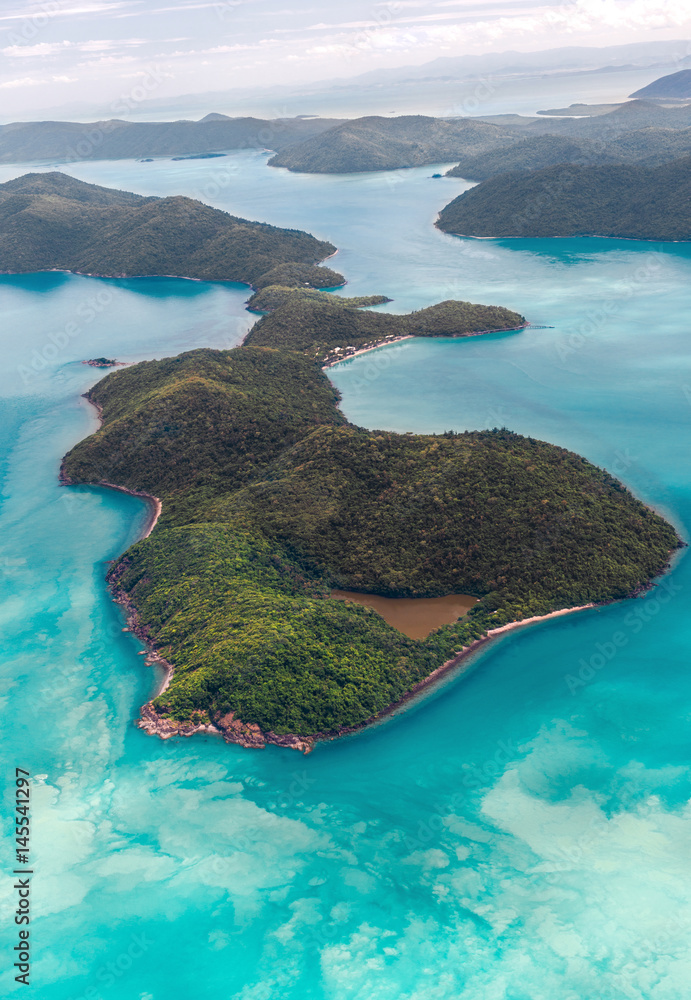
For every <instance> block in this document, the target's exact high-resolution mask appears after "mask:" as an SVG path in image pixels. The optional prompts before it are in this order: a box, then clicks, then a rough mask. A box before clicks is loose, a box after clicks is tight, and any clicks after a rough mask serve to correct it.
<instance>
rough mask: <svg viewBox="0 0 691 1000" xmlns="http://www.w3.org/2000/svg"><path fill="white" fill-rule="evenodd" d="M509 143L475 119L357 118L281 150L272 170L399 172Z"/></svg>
mask: <svg viewBox="0 0 691 1000" xmlns="http://www.w3.org/2000/svg"><path fill="white" fill-rule="evenodd" d="M509 142H511V137H510V133H507V131H506V130H505V129H502V128H500V127H499V126H497V125H490V124H487V123H486V122H480V121H475V120H474V119H472V118H455V119H444V118H428V117H425V116H424V115H402V116H400V117H398V118H378V117H376V116H372V117H369V118H357V119H355V120H354V121H349V122H343V123H342V124H340V125H336V126H334V127H333V128H331V129H328V130H327V131H326V132H324V133H322V134H320V135H319V136H314V137H312V138H310V139H305V140H304V141H302V142H299V143H295V144H293V145H291V146H290V147H286V148H285V149H283V150H281V151H280V152H279V153H277V154H276V155H275V156H273V157H272V158H271V159H270V160H269V166H271V167H286V168H287V169H288V170H294V171H302V172H304V173H311V174H332V173H338V174H340V173H344V174H345V173H357V172H359V171H368V170H396V169H399V168H405V167H419V166H421V165H423V164H425V163H440V162H444V161H445V160H446V161H447V162H448V161H449V160H454V159H457V158H458V157H459V156H460V155H461V154H463V153H465V154H470V153H479V152H481V151H483V150H487V149H494V148H496V147H497V146H502V145H506V144H507V143H509Z"/></svg>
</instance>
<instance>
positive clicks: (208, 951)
mask: <svg viewBox="0 0 691 1000" xmlns="http://www.w3.org/2000/svg"><path fill="white" fill-rule="evenodd" d="M265 159H266V157H264V156H261V155H259V154H256V153H243V154H238V155H237V156H234V157H232V158H228V162H227V163H226V164H225V165H224V167H223V172H222V173H220V174H219V173H218V171H219V169H220V168H219V167H218V165H217V163H214V161H182V162H179V163H156V164H137V163H129V162H127V163H94V164H88V165H83V164H80V165H79V166H75V167H74V168H71V171H70V172H72V173H74V174H75V176H79V177H81V178H83V179H85V180H90V181H95V182H99V183H106V184H113V185H118V186H121V187H125V188H129V189H131V190H137V191H141V192H142V193H166V192H173V191H176V192H183V193H188V194H193V195H195V196H197V197H204V198H205V200H209V201H211V202H213V203H214V204H217V205H221V206H223V207H226V208H228V209H229V210H230V211H233V212H235V213H236V214H239V215H243V216H246V217H249V218H260V219H265V220H267V221H271V222H274V223H277V224H281V225H291V226H299V227H301V228H305V229H308V230H310V231H312V232H314V233H315V234H316V235H318V236H320V237H323V238H328V239H330V240H331V241H332V242H333V243H335V244H336V245H337V246H339V248H341V249H340V252H339V255H338V256H337V257H336V258H335V259H334V262H333V263H334V266H337V267H339V268H341V269H342V270H343V271H344V273H345V274H346V275H347V277H348V278H349V280H350V285H349V287H348V291H349V292H353V293H365V292H383V293H386V294H388V295H390V296H392V297H393V298H394V300H395V301H394V303H393V306H392V307H390V308H394V309H398V310H400V311H405V310H407V309H411V308H419V307H420V306H424V305H427V304H430V303H432V302H435V301H438V300H439V299H443V298H450V297H457V298H458V297H460V298H464V297H466V298H472V299H474V300H476V301H487V302H498V303H502V304H504V305H507V306H510V307H512V308H516V309H519V310H520V311H521V312H523V313H525V315H526V316H527V317H528V318H529V319H530V320H531V321H532V322H534V323H535V324H541V325H545V326H549V327H551V328H550V329H536V330H527V331H523V332H521V333H515V334H505V335H500V336H491V337H486V338H478V339H471V340H466V341H434V342H431V341H430V342H421V341H408V342H404V343H403V344H400V345H396V346H394V347H391V348H386V349H382V350H379V351H376V352H373V353H371V354H368V355H364V356H361V357H359V358H356V359H353V360H351V361H349V362H346V363H344V364H342V365H340V366H338V367H337V368H334V369H332V370H331V375H332V377H333V380H334V382H335V383H336V384H337V385H338V387H339V388H340V389H341V391H342V392H343V407H344V410H345V412H346V413H347V414H348V416H349V417H350V418H352V419H353V420H356V421H358V422H360V423H362V424H364V425H366V426H369V427H379V428H395V429H397V430H421V431H431V430H444V429H447V428H454V429H457V430H460V429H463V428H478V427H492V426H495V425H502V424H506V425H507V426H509V427H511V428H513V429H514V430H517V431H521V432H522V433H527V434H532V435H534V436H537V437H541V438H545V439H547V440H550V441H553V442H556V443H558V444H562V445H565V446H567V447H570V448H573V449H575V450H577V451H579V452H580V453H582V454H584V455H586V456H587V457H588V458H589V459H591V460H592V461H595V462H597V463H599V464H601V465H604V466H606V467H607V468H608V469H610V470H611V471H612V472H614V473H615V474H617V475H618V476H619V477H620V478H622V479H623V480H624V481H625V482H626V483H627V484H628V485H630V486H631V488H632V489H634V490H635V491H636V492H637V494H638V495H639V496H641V497H644V498H645V499H646V500H647V501H648V502H650V503H652V504H654V505H655V506H656V507H657V508H658V509H660V510H662V511H664V512H665V513H666V514H667V516H669V517H670V518H671V519H672V520H673V521H674V523H675V524H676V525H677V526H678V527H679V530H680V531H681V532H682V533H684V535H685V536H686V525H688V524H690V523H691V472H690V471H689V463H688V454H689V438H690V425H691V421H690V420H689V417H690V416H691V371H690V366H691V342H690V341H691V331H690V330H689V321H688V316H689V314H690V308H689V307H690V306H691V301H690V300H691V292H690V291H689V289H690V288H691V282H690V280H689V279H690V277H691V251H690V250H689V249H687V248H685V247H680V246H659V247H658V246H655V245H651V244H645V245H639V244H636V243H632V242H624V241H621V242H620V241H603V240H564V241H506V242H495V241H491V242H474V241H465V240H460V239H456V238H453V237H449V236H445V235H443V234H441V233H438V232H437V231H436V230H434V229H433V227H432V225H431V223H432V220H433V218H434V216H435V213H436V211H437V210H438V209H439V208H440V207H441V206H442V205H443V204H444V203H445V202H446V201H448V200H449V199H450V198H451V197H452V196H453V195H454V194H455V193H457V192H458V191H459V190H462V189H463V187H464V184H463V182H460V181H446V180H444V181H432V180H430V179H429V175H430V174H431V173H432V172H433V169H431V168H430V169H422V170H413V171H401V172H396V173H392V174H387V175H381V176H377V177H368V176H351V177H346V178H339V177H324V178H320V177H308V178H306V177H300V176H293V175H290V174H288V173H286V172H283V171H274V170H269V169H267V168H266V167H265V166H264V161H265ZM21 172H23V171H22V170H21V169H20V168H8V167H3V168H0V180H5V179H7V178H9V177H10V176H13V175H16V174H18V173H21ZM213 185H216V187H215V188H214V187H213ZM245 298H246V289H244V288H243V287H241V286H223V285H220V284H212V285H207V284H202V283H196V282H187V281H177V280H172V279H154V280H152V279H133V280H129V281H101V280H97V279H88V278H82V277H75V276H70V275H55V274H53V275H30V276H20V277H5V278H0V307H1V308H2V316H3V326H2V332H1V334H0V335H1V337H2V357H3V362H4V364H3V369H2V372H1V373H0V386H1V388H2V424H1V429H0V446H1V449H2V451H1V464H0V470H1V473H2V477H3V479H2V506H1V507H0V524H1V529H0V592H1V593H2V605H1V610H0V614H1V616H2V627H3V636H4V637H6V638H5V641H4V643H3V646H2V652H1V654H0V656H1V664H2V666H1V670H0V684H1V697H2V699H3V719H4V739H3V751H2V752H3V765H4V770H5V773H6V774H7V773H9V769H14V767H15V766H20V767H24V768H27V769H30V770H31V772H32V774H34V775H39V776H41V777H39V778H37V780H36V784H35V786H34V788H33V817H34V848H35V850H34V856H33V862H34V866H33V867H34V871H35V875H34V879H33V914H34V922H33V924H32V945H33V948H34V951H35V958H34V965H33V980H34V983H35V984H36V986H35V993H36V995H38V996H40V997H41V1000H44V998H45V1000H77V998H82V997H88V998H90V1000H93V998H96V997H101V998H103V1000H170V998H177V997H183V996H194V997H204V998H206V997H209V998H212V997H213V998H216V997H223V998H224V1000H273V998H275V997H282V998H289V1000H293V998H295V1000H297V998H300V1000H460V998H462V1000H585V998H591V997H598V998H613V1000H619V998H627V1000H629V998H631V1000H679V998H685V997H688V996H689V995H691V991H690V990H689V987H688V983H689V981H691V976H690V973H691V968H690V965H691V963H690V962H689V959H688V957H687V945H686V942H687V940H688V932H689V928H690V927H691V874H690V872H689V865H688V844H689V838H690V835H691V810H690V809H689V804H688V803H689V796H690V794H691V788H690V785H691V781H690V779H691V761H690V757H691V751H690V750H689V736H688V733H689V721H690V717H691V678H690V677H689V670H688V648H689V640H690V638H691V636H690V635H689V624H688V615H687V614H686V609H687V605H688V592H689V586H690V584H691V578H690V575H689V560H688V558H686V557H684V556H682V557H681V558H680V559H679V560H678V561H677V563H676V565H675V569H674V571H673V573H672V574H671V575H670V576H669V577H667V578H666V581H665V583H664V586H662V587H660V588H658V589H657V590H656V591H655V592H653V593H652V594H649V595H648V596H647V597H645V598H642V599H639V600H637V601H630V602H625V603H622V604H619V605H613V606H611V607H608V608H604V609H598V610H592V611H586V612H582V613H579V614H578V615H574V616H571V617H568V618H564V619H557V620H554V621H552V622H548V623H545V624H542V625H538V626H535V627H531V628H528V629H524V630H521V631H518V632H515V633H512V634H509V635H507V636H505V637H503V638H502V639H501V640H500V641H498V642H496V643H495V644H494V645H493V646H491V647H489V648H485V649H484V650H483V651H482V653H481V654H480V655H478V656H477V657H476V660H475V662H474V669H473V671H472V672H471V673H469V674H468V675H466V676H465V677H461V678H456V679H452V680H451V681H449V682H448V683H446V684H445V686H444V688H443V689H441V690H440V691H438V692H437V693H436V694H435V695H433V696H432V697H428V698H427V699H426V700H424V701H422V702H420V703H418V704H417V705H416V706H415V707H414V708H413V709H411V710H410V711H408V712H405V713H402V714H400V715H398V716H397V717H395V718H394V719H393V720H391V721H390V722H388V723H387V724H385V725H382V726H379V727H377V728H376V729H373V730H371V731H369V732H366V733H364V734H361V735H359V736H357V737H354V738H351V739H348V740H344V741H341V742H338V743H335V744H329V745H324V746H320V747H319V748H318V749H317V750H316V751H315V752H314V753H313V754H312V755H310V756H308V757H301V756H298V755H296V754H294V753H291V752H288V751H281V750H278V749H277V748H269V749H267V750H265V751H263V752H261V753H259V752H253V751H244V750H241V749H239V748H234V747H228V746H225V745H224V744H222V743H221V742H220V741H218V740H216V739H213V738H210V737H208V738H207V737H195V738H194V739H193V740H189V741H184V740H174V741H169V742H167V743H163V742H160V741H158V740H155V739H151V738H149V737H147V736H145V735H143V734H142V733H141V732H140V731H139V730H137V729H135V728H134V726H133V724H132V720H133V719H134V718H135V717H136V714H137V709H138V707H139V705H141V704H142V702H143V701H145V700H146V699H147V698H148V697H149V696H150V695H151V693H152V692H153V690H154V688H155V684H156V682H157V677H156V676H155V674H154V673H153V671H152V669H151V668H148V667H146V666H144V664H143V657H141V656H138V655H137V654H138V652H139V651H140V645H139V643H138V642H137V640H136V639H134V638H133V637H132V636H131V635H130V634H128V633H123V632H122V631H121V629H122V628H123V626H124V622H123V620H122V618H121V616H120V613H119V611H118V609H117V608H116V607H114V606H113V604H112V603H111V602H110V601H109V599H108V596H107V593H106V591H105V588H104V584H103V577H104V574H105V571H106V569H107V561H108V560H109V559H113V558H115V557H116V556H117V555H118V554H119V553H120V552H121V551H122V550H123V549H124V548H125V547H126V546H127V545H128V544H129V543H130V542H131V541H132V540H133V539H134V538H135V537H136V536H137V532H138V530H140V528H141V525H142V523H143V520H144V517H145V511H144V509H143V507H142V505H141V504H140V503H139V501H137V500H135V499H133V498H129V497H126V496H123V495H119V494H114V493H109V492H108V491H103V490H87V489H66V488H61V487H59V486H58V485H57V480H56V476H57V471H58V468H59V461H60V457H61V455H62V454H63V453H64V452H65V451H66V450H67V449H68V448H69V447H70V446H71V445H72V444H73V443H74V442H76V441H77V440H79V439H80V438H82V437H83V436H84V435H85V434H87V433H89V432H90V431H91V430H92V429H93V428H94V426H95V420H94V415H93V412H90V409H89V408H88V407H87V405H86V404H85V402H84V400H82V399H81V398H80V394H81V393H82V392H84V390H85V389H86V388H87V387H88V386H89V385H90V384H92V383H93V382H94V381H95V380H96V379H97V378H98V373H97V372H95V371H94V370H93V369H90V368H87V367H85V366H83V365H81V364H80V363H79V362H80V361H81V360H82V359H84V358H87V357H94V356H99V355H102V354H105V355H108V356H115V357H118V358H120V359H122V360H138V359H141V358H148V357H162V356H165V355H170V354H175V353H178V352H180V351H181V350H185V349H188V348H194V347H199V346H223V347H228V346H232V345H233V344H235V343H237V342H238V341H239V340H240V339H241V338H242V336H243V334H244V332H245V330H246V329H247V328H248V326H249V324H250V323H251V322H252V318H251V317H250V316H249V315H248V314H247V313H245V312H244V309H243V302H244V300H245ZM92 313H93V315H91V314H92ZM70 323H73V324H74V325H75V326H76V327H77V332H76V333H74V335H72V336H68V335H67V334H66V333H65V328H66V327H67V325H68V324H70ZM69 329H70V330H72V329H73V327H69ZM5 801H6V806H7V808H6V810H5V815H4V817H3V832H4V833H5V835H6V840H7V845H6V848H5V854H4V856H5V858H8V857H9V858H11V857H12V851H11V846H12V845H11V841H10V839H9V833H10V826H9V822H8V818H7V817H9V815H10V813H9V807H10V804H11V803H10V799H9V797H8V798H6V800H5ZM14 898H15V896H14V893H13V891H12V889H11V882H10V881H8V879H7V878H5V879H4V880H3V883H2V896H1V899H2V908H3V918H5V919H4V923H3V926H4V927H5V928H6V927H9V926H11V919H12V911H13V909H14V907H13V905H12V904H13V903H14ZM5 939H6V940H7V942H8V943H9V945H10V947H11V946H12V945H13V944H14V940H12V939H11V935H9V934H8V935H5V932H4V931H3V940H5ZM5 968H7V965H6V966H5ZM20 989H21V987H20V986H18V985H16V984H15V983H14V981H13V977H12V975H11V974H8V973H7V972H5V974H4V978H3V979H2V986H1V991H2V995H3V996H13V995H15V993H16V992H17V991H19V990H20Z"/></svg>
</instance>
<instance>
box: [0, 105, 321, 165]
mask: <svg viewBox="0 0 691 1000" xmlns="http://www.w3.org/2000/svg"><path fill="white" fill-rule="evenodd" d="M339 124H340V120H339V119H337V118H334V119H329V118H278V119H274V120H270V121H267V120H264V119H261V118H229V117H228V116H227V115H219V114H211V115H207V116H206V117H205V118H202V120H201V121H198V122H194V121H177V122H128V121H123V120H122V119H110V120H109V121H99V122H50V121H48V122H11V123H9V124H7V125H0V163H35V162H38V161H41V160H49V161H51V162H52V163H55V162H56V161H59V162H63V163H65V162H66V163H72V162H74V161H75V160H119V159H137V158H138V157H150V156H151V157H153V156H180V155H183V156H184V155H185V154H194V153H197V154H203V153H209V152H212V151H221V152H224V151H226V150H231V149H282V148H283V147H284V146H287V145H290V144H291V143H295V142H300V141H302V140H303V139H307V138H309V137H311V136H314V135H317V134H318V133H319V132H323V131H325V130H326V129H329V128H333V126H334V125H339Z"/></svg>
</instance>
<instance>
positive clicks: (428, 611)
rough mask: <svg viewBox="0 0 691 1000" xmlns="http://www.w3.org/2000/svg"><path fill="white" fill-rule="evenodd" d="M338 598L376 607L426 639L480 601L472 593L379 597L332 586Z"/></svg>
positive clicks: (409, 633)
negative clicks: (438, 595)
mask: <svg viewBox="0 0 691 1000" xmlns="http://www.w3.org/2000/svg"><path fill="white" fill-rule="evenodd" d="M331 596H332V597H335V598H336V599H337V600H339V601H354V602H355V603H356V604H363V605H364V606H365V607H367V608H374V610H375V611H376V612H377V613H378V614H380V615H381V616H382V618H383V619H384V620H385V621H387V622H388V623H389V625H393V627H394V628H396V629H398V631H399V632H403V634H404V635H407V636H410V638H411V639H424V638H426V637H427V636H428V635H429V634H430V632H434V630H435V628H441V626H442V625H452V624H453V623H454V622H455V621H457V619H459V618H462V617H463V615H465V614H467V613H468V611H470V609H471V608H472V607H473V605H474V604H476V603H477V601H478V598H477V597H472V596H471V595H469V594H447V595H446V597H380V596H379V594H359V593H357V592H356V591H353V590H332V591H331Z"/></svg>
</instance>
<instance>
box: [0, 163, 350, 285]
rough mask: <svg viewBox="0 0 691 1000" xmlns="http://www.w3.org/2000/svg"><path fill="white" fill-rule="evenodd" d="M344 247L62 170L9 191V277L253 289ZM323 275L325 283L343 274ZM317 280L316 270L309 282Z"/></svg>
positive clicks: (5, 255)
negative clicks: (58, 274)
mask: <svg viewBox="0 0 691 1000" xmlns="http://www.w3.org/2000/svg"><path fill="white" fill-rule="evenodd" d="M335 250H336V247H334V246H332V244H331V243H324V242H322V241H320V240H316V239H315V238H314V237H313V236H310V235H309V233H303V232H301V231H300V230H297V229H279V228H277V227H276V226H269V225H266V224H265V223H263V222H248V221H247V219H238V218H236V217H235V216H232V215H228V214H227V213H226V212H221V211H219V210H218V209H216V208H210V207H209V206H208V205H204V204H203V203H202V202H200V201H194V200H193V199H191V198H183V197H180V196H176V197H172V198H153V197H152V198H144V197H142V196H141V195H136V194H129V193H127V192H125V191H115V190H112V189H110V188H103V187H99V186H97V185H95V184H85V183H84V182H83V181H78V180H75V179H74V178H73V177H69V176H68V175H67V174H61V173H47V174H25V175H24V176H23V177H18V178H16V179H15V180H12V181H7V182H6V183H5V184H0V271H10V272H13V273H16V272H27V271H44V270H55V269H57V270H64V271H77V272H80V273H84V274H99V275H103V276H105V277H127V276H137V275H159V274H160V275H171V276H174V277H178V276H179V277H187V278H200V279H203V280H205V281H239V282H246V283H247V284H253V283H254V282H255V281H257V280H259V279H261V278H262V276H263V275H265V274H266V273H267V272H270V271H273V270H274V269H275V268H276V267H278V266H280V265H286V264H291V265H292V264H296V263H297V264H307V265H313V264H314V263H315V262H317V261H320V260H323V259H324V258H325V257H328V256H330V255H331V254H333V253H334V252H335ZM322 270H323V271H324V272H326V273H325V274H324V275H321V274H319V275H318V276H317V278H316V280H318V281H321V280H322V278H325V279H326V280H327V281H328V282H331V281H332V280H333V279H334V278H336V279H338V278H340V277H341V276H340V275H337V274H336V273H335V272H333V271H330V270H329V269H328V268H324V269H319V271H320V272H321V271H322ZM289 273H290V272H289ZM314 277H315V276H314V274H313V272H311V271H308V272H307V278H306V279H303V280H306V281H308V282H309V281H310V280H313V279H314ZM303 280H301V283H303ZM273 282H274V279H271V283H273ZM339 283H340V282H339V281H338V280H336V284H339ZM318 287H321V285H319V286H318Z"/></svg>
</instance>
